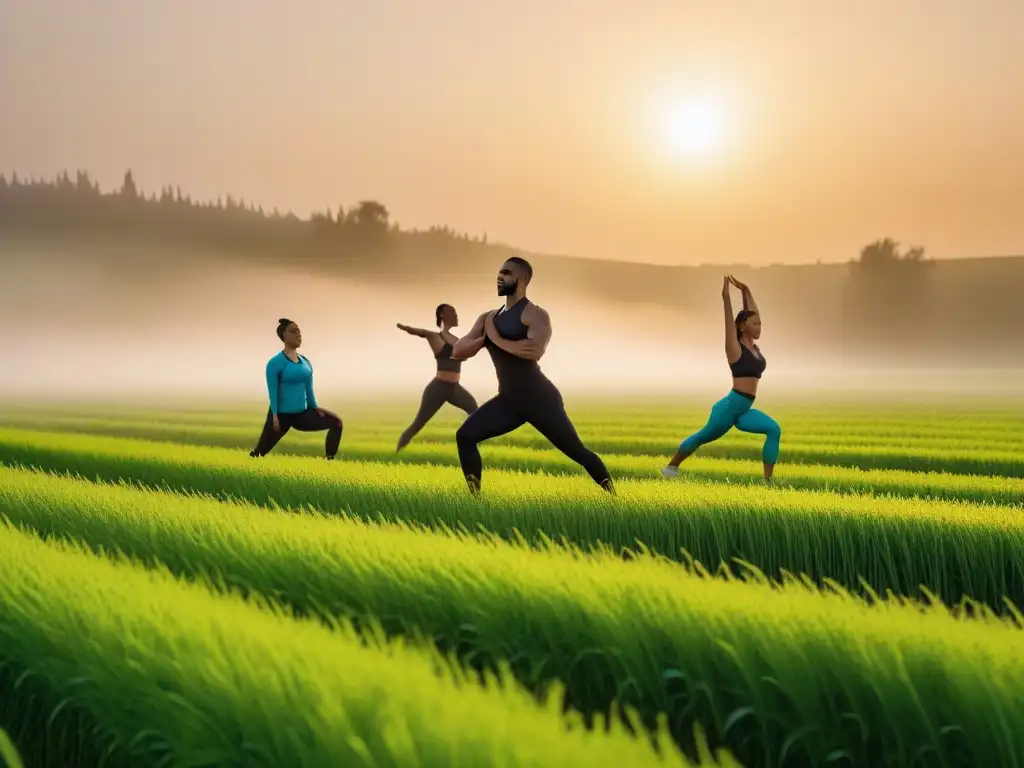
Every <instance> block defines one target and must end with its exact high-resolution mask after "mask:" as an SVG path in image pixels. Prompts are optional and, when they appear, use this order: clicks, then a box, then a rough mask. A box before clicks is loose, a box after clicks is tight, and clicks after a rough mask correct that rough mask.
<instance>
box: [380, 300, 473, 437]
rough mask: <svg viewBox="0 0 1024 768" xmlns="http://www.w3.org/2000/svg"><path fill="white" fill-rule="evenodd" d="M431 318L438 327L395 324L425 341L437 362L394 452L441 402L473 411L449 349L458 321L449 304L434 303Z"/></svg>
mask: <svg viewBox="0 0 1024 768" xmlns="http://www.w3.org/2000/svg"><path fill="white" fill-rule="evenodd" d="M434 318H435V320H436V322H437V327H438V329H439V330H437V331H430V330H426V329H424V328H412V327H410V326H408V325H402V324H401V323H398V327H399V328H400V329H401V330H403V331H405V332H406V333H408V334H412V335H413V336H419V337H420V338H421V339H426V340H427V343H428V344H429V345H430V349H431V351H432V352H433V353H434V359H435V360H436V361H437V373H436V374H435V376H434V378H433V380H432V381H431V382H430V383H429V384H427V387H426V389H424V390H423V397H422V399H421V400H420V409H419V412H418V413H417V414H416V418H414V419H413V421H412V424H410V425H409V427H408V429H406V430H405V432H403V433H402V436H401V437H399V438H398V446H397V447H396V448H395V451H400V450H402V449H403V448H405V446H407V445H408V444H409V441H411V440H412V439H413V438H414V437H415V436H416V434H417V433H418V432H419V431H420V430H421V429H423V427H424V426H425V425H426V423H427V422H428V421H430V419H431V418H433V416H434V414H435V413H437V412H438V411H439V410H440V409H441V406H442V405H444V404H445V403H451V404H452V405H454V406H455V407H456V408H461V409H462V410H464V411H465V412H466V413H467V414H470V413H472V412H473V411H475V410H476V407H477V406H476V400H475V399H474V398H473V396H472V395H471V394H470V393H469V392H468V391H467V390H466V388H465V387H463V386H462V385H461V384H460V383H459V377H460V374H461V371H462V361H461V360H452V348H453V347H454V346H455V342H457V341H458V340H459V338H458V336H455V335H454V334H453V333H452V332H451V329H452V328H455V327H456V326H457V325H458V324H459V315H458V313H457V312H456V311H455V307H453V306H452V305H451V304H438V306H437V309H436V310H434Z"/></svg>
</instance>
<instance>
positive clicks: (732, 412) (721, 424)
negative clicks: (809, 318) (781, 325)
mask: <svg viewBox="0 0 1024 768" xmlns="http://www.w3.org/2000/svg"><path fill="white" fill-rule="evenodd" d="M730 283H732V285H735V286H736V287H737V288H739V290H740V291H741V292H742V293H743V310H742V311H741V312H740V313H739V314H737V315H736V319H735V320H733V317H732V299H731V297H730V296H729V284H730ZM722 302H723V303H724V304H725V356H726V359H727V360H728V361H729V368H730V369H731V370H732V391H731V392H729V394H727V395H726V396H725V397H723V398H722V399H721V400H719V401H718V402H717V403H715V404H714V406H713V407H712V408H711V415H710V416H709V417H708V423H707V424H705V425H704V426H703V427H702V428H701V429H700V431H698V432H695V433H694V434H692V435H690V436H689V437H688V438H686V439H685V440H683V442H682V444H681V445H680V446H679V450H678V451H676V455H675V456H673V457H672V459H671V461H669V463H668V466H667V467H665V468H664V469H662V470H661V474H662V476H664V477H666V478H672V477H676V475H677V474H678V473H679V464H680V463H681V462H682V461H683V459H685V458H686V457H687V456H689V455H691V454H692V453H693V452H694V451H696V450H697V449H698V448H700V446H702V445H705V444H707V443H710V442H712V441H713V440H717V439H718V438H720V437H721V436H722V435H724V434H725V433H726V432H728V431H729V430H730V429H732V428H733V427H736V429H738V430H740V431H742V432H752V433H754V434H757V435H764V436H765V439H764V449H763V450H762V458H763V460H764V479H765V481H766V482H771V479H772V470H773V469H774V468H775V462H777V461H778V460H779V440H780V439H781V437H782V429H781V428H780V427H779V425H778V423H777V422H776V421H775V419H773V418H772V417H771V416H769V415H768V414H766V413H762V412H761V411H759V410H757V409H755V408H754V407H753V405H754V397H755V395H756V394H757V383H758V381H760V379H761V374H762V373H764V369H765V359H764V355H762V354H761V350H760V349H758V346H757V344H756V341H755V340H756V339H759V338H760V337H761V315H760V314H759V313H758V311H757V304H755V303H754V296H753V294H751V292H750V289H749V288H748V287H747V286H746V285H744V284H743V283H741V282H740V281H739V280H737V279H736V278H735V277H733V276H732V275H726V277H725V282H724V284H723V285H722Z"/></svg>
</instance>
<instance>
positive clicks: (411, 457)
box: [0, 428, 1024, 506]
mask: <svg viewBox="0 0 1024 768" xmlns="http://www.w3.org/2000/svg"><path fill="white" fill-rule="evenodd" d="M125 439H136V438H116V437H114V438H112V437H110V436H101V435H87V434H56V433H51V432H38V431H18V430H9V429H3V428H0V461H6V460H11V461H16V460H30V459H29V457H30V456H35V455H39V454H40V453H42V454H46V453H47V452H48V451H52V450H54V449H59V450H76V451H92V450H101V449H103V448H104V447H110V448H117V447H118V446H124V445H125V443H124V442H123V441H124V440H125ZM149 442H153V441H149ZM481 452H482V455H483V457H484V460H485V462H486V463H487V465H488V466H489V467H501V468H502V469H507V470H514V471H519V472H545V473H549V474H568V475H579V474H580V467H579V465H578V464H576V463H575V462H574V461H572V460H571V459H569V458H568V457H567V456H565V455H564V454H562V453H561V452H559V451H557V450H553V449H548V450H537V449H532V448H519V447H516V446H493V445H484V446H482V451H481ZM344 453H345V460H347V461H352V460H355V461H372V462H389V463H398V464H434V465H438V466H445V467H457V466H458V462H459V458H458V451H457V450H456V448H455V446H454V445H442V444H438V443H413V444H412V445H410V446H409V447H407V448H406V449H405V450H404V451H402V452H401V453H400V454H396V453H395V447H394V445H393V444H391V443H387V444H385V443H351V442H350V443H348V444H347V446H346V448H345V452H344ZM282 455H287V454H282ZM603 458H604V461H605V464H606V465H607V466H608V470H609V471H610V472H611V473H612V475H613V476H614V477H615V478H618V479H622V478H632V479H636V480H650V479H653V478H656V477H657V476H658V472H659V470H660V467H661V464H662V463H663V462H657V461H653V460H652V459H651V458H650V457H646V456H628V455H622V454H608V455H606V456H604V457H603ZM39 460H40V461H47V458H46V456H45V455H44V456H40V457H39ZM686 479H694V480H700V481H707V482H715V483H730V484H748V485H754V484H757V485H759V484H761V483H762V482H763V480H762V467H761V462H760V461H740V460H723V459H713V458H703V457H699V456H695V457H692V458H690V459H689V460H687V462H686V463H685V464H684V465H683V467H682V474H681V475H680V478H679V480H680V481H682V480H686ZM774 482H775V485H776V487H783V488H798V489H802V490H826V491H835V492H837V493H869V494H889V495H893V496H905V497H917V498H933V499H945V500H948V501H971V502H975V503H994V504H1014V505H1022V506H1024V479H1021V478H1013V477H998V476H996V477H993V476H981V475H958V474H949V473H938V472H909V471H905V470H866V471H865V470H861V469H856V468H850V467H841V466H823V465H813V464H802V465H801V464H784V465H781V466H779V467H778V468H777V471H776V473H775V477H774Z"/></svg>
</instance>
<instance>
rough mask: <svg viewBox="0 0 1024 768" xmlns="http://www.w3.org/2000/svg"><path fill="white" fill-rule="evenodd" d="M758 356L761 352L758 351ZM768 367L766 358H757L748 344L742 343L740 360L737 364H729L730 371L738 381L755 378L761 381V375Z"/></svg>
mask: <svg viewBox="0 0 1024 768" xmlns="http://www.w3.org/2000/svg"><path fill="white" fill-rule="evenodd" d="M757 351H758V354H760V352H761V350H760V349H758V350H757ZM766 366H767V363H766V362H765V359H764V357H763V356H762V357H757V355H755V354H754V353H753V352H751V351H750V348H749V347H747V345H746V344H744V343H743V342H740V359H739V360H737V361H736V362H735V363H729V370H731V371H732V375H733V376H734V377H736V378H737V379H745V378H754V379H760V378H761V374H762V373H764V369H765V367H766Z"/></svg>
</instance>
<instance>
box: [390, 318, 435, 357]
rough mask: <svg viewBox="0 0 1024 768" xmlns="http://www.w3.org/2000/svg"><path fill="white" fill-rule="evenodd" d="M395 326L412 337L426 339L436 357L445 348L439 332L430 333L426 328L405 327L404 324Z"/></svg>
mask: <svg viewBox="0 0 1024 768" xmlns="http://www.w3.org/2000/svg"><path fill="white" fill-rule="evenodd" d="M395 325H397V326H398V327H399V328H401V329H402V330H403V331H405V332H406V333H408V334H410V335H412V336H419V337H420V338H421V339H426V340H427V343H428V344H429V345H430V348H431V349H432V350H433V352H434V354H435V355H436V354H437V353H438V352H440V351H441V347H443V346H444V340H443V339H442V338H441V334H440V333H438V332H437V331H428V330H427V329H426V328H413V327H412V326H411V325H403V324H402V323H395Z"/></svg>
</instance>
